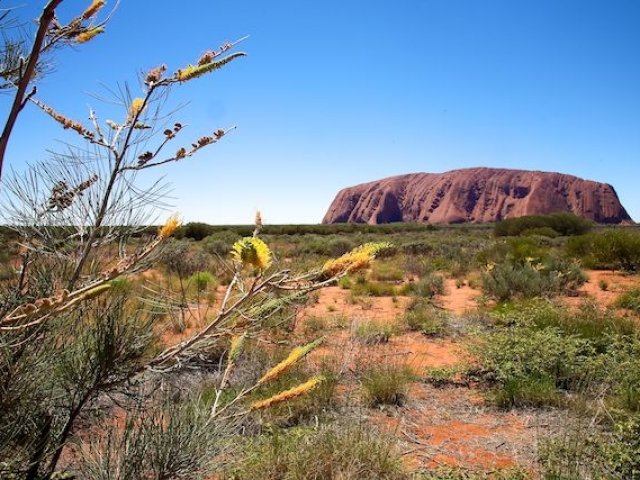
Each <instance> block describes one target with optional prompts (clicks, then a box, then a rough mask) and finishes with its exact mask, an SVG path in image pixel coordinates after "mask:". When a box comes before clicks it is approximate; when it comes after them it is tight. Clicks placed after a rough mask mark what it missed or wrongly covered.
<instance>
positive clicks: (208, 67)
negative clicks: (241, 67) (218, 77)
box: [175, 52, 246, 82]
mask: <svg viewBox="0 0 640 480" xmlns="http://www.w3.org/2000/svg"><path fill="white" fill-rule="evenodd" d="M245 55H246V54H245V53H242V52H237V53H234V54H231V55H229V56H228V57H225V58H223V59H222V60H219V61H217V62H210V63H204V64H202V65H187V67H186V68H184V69H181V70H178V71H177V72H176V77H175V78H176V79H177V80H178V81H180V82H186V81H189V80H192V79H194V78H198V77H200V76H202V75H204V74H205V73H209V72H213V71H214V70H218V69H219V68H222V67H223V66H225V65H226V64H227V63H229V62H231V61H232V60H235V59H236V58H239V57H244V56H245Z"/></svg>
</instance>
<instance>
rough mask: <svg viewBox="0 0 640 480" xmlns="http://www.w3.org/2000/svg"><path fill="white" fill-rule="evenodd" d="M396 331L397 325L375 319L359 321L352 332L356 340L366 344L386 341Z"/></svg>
mask: <svg viewBox="0 0 640 480" xmlns="http://www.w3.org/2000/svg"><path fill="white" fill-rule="evenodd" d="M397 333H398V326H397V325H395V324H393V323H388V322H379V321H375V320H370V321H367V322H362V323H360V324H359V325H358V326H357V327H356V329H355V331H354V332H353V334H354V337H355V339H356V340H357V341H359V342H361V343H364V344H367V345H373V344H377V343H387V342H388V341H389V339H390V338H391V337H392V336H394V335H397Z"/></svg>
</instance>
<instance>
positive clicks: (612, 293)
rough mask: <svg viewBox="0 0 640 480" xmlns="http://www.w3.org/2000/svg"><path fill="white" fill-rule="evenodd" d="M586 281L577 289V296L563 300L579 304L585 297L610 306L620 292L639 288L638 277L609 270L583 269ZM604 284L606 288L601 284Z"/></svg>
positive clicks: (570, 303) (573, 305) (604, 305)
mask: <svg viewBox="0 0 640 480" xmlns="http://www.w3.org/2000/svg"><path fill="white" fill-rule="evenodd" d="M584 273H585V274H586V276H587V282H586V283H585V284H584V285H582V286H581V287H580V288H579V289H578V296H577V297H568V298H565V299H564V302H565V303H566V304H567V305H569V306H571V307H577V306H580V305H581V304H582V303H583V302H584V300H585V299H589V300H593V301H595V302H596V303H597V304H598V305H600V306H603V307H609V306H612V304H613V303H614V302H615V301H616V300H617V298H618V297H619V296H620V294H622V293H624V292H627V291H629V290H631V289H633V288H640V277H638V276H637V275H629V274H625V273H622V272H617V271H611V270H585V272H584ZM603 284H605V285H606V289H603V288H602V285H603Z"/></svg>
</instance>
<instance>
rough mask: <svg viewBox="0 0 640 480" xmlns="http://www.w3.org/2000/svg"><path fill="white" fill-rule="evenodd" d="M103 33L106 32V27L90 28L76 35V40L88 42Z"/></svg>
mask: <svg viewBox="0 0 640 480" xmlns="http://www.w3.org/2000/svg"><path fill="white" fill-rule="evenodd" d="M101 33H104V28H102V27H95V28H90V29H89V30H85V31H84V32H82V33H81V34H80V35H78V36H77V37H76V42H78V43H87V42H88V41H89V40H91V39H93V38H94V37H96V36H98V35H100V34H101Z"/></svg>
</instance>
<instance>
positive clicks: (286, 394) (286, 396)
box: [250, 375, 325, 411]
mask: <svg viewBox="0 0 640 480" xmlns="http://www.w3.org/2000/svg"><path fill="white" fill-rule="evenodd" d="M324 380H325V378H324V377H323V376H322V375H318V376H316V377H313V378H311V379H310V380H308V381H306V382H304V383H301V384H300V385H298V386H296V387H293V388H290V389H289V390H285V391H283V392H280V393H278V394H276V395H273V396H272V397H269V398H267V399H265V400H260V401H257V402H253V403H252V404H251V406H250V409H251V410H252V411H255V410H262V409H265V408H269V407H271V406H272V405H275V404H277V403H282V402H286V401H287V400H291V399H293V398H297V397H299V396H301V395H304V394H306V393H308V392H310V391H311V390H313V389H314V388H316V387H317V386H318V385H320V384H321V383H322V382H324Z"/></svg>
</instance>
